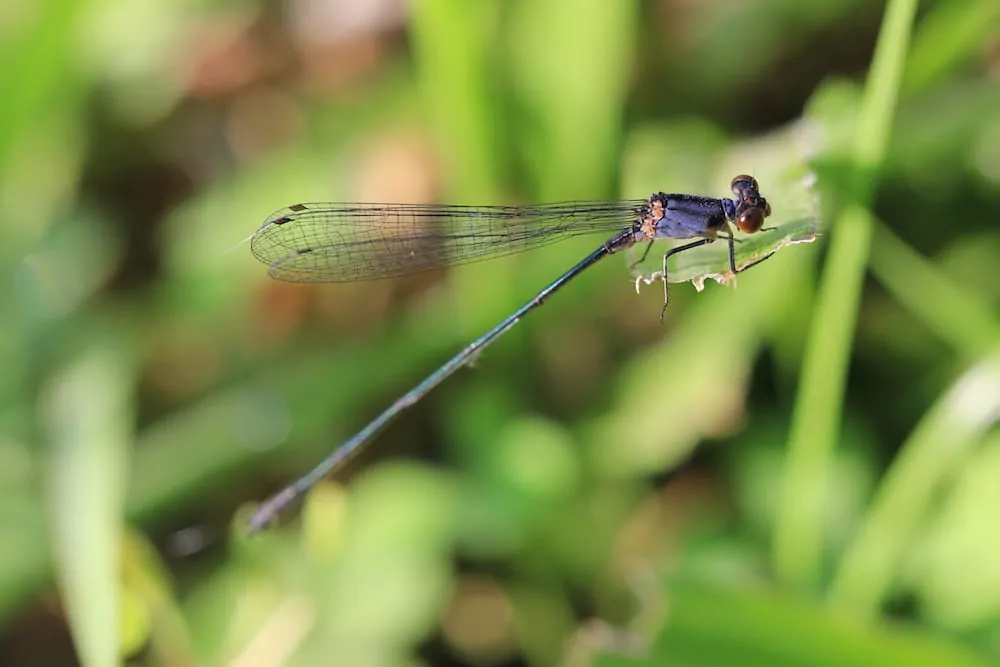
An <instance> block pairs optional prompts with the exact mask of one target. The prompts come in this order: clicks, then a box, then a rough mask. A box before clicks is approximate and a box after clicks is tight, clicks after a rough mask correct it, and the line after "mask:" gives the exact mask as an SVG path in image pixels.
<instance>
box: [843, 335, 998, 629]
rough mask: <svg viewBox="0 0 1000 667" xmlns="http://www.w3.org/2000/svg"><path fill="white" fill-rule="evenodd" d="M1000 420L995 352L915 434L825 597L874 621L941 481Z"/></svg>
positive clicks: (948, 395) (947, 396)
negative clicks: (999, 419)
mask: <svg viewBox="0 0 1000 667" xmlns="http://www.w3.org/2000/svg"><path fill="white" fill-rule="evenodd" d="M998 418H1000V348H996V349H995V350H994V351H993V352H992V353H991V354H990V355H989V356H988V357H986V358H985V359H983V360H982V361H981V362H980V363H978V364H976V365H975V366H973V367H972V368H971V369H969V371H968V372H966V373H965V374H964V375H963V376H962V377H961V378H959V380H958V381H957V382H956V383H955V384H954V385H953V386H952V388H951V390H950V391H948V392H947V393H946V394H945V395H944V396H943V397H942V398H941V400H939V401H938V403H937V405H935V406H934V407H933V408H932V409H931V410H930V411H929V412H928V413H927V415H926V416H925V417H924V419H923V420H922V421H921V422H920V424H919V425H918V426H917V427H916V429H914V431H913V433H912V434H911V435H910V437H909V438H908V439H907V440H906V442H905V443H904V445H903V447H902V449H901V451H900V453H899V455H898V456H897V457H896V460H895V461H894V462H893V465H892V467H891V468H890V469H889V471H888V473H886V476H885V481H884V482H883V483H882V485H881V487H880V489H879V492H878V494H877V496H876V497H875V500H874V502H873V503H872V507H871V509H870V511H869V512H868V516H867V518H866V520H865V523H864V524H863V525H862V527H861V530H860V531H859V532H858V535H857V537H856V538H855V539H854V542H853V543H852V544H851V545H850V546H849V547H848V549H847V552H846V553H845V555H844V557H843V559H842V560H841V563H840V568H839V570H838V571H837V575H836V577H835V578H834V582H833V586H832V589H831V591H830V596H831V599H833V600H834V601H835V602H837V603H841V604H845V605H850V606H851V608H852V609H853V610H854V611H856V612H858V613H860V614H864V615H875V614H877V613H878V612H879V610H880V605H881V603H882V601H883V599H884V597H885V594H886V592H887V591H888V590H889V587H890V586H891V585H892V583H893V582H894V580H895V576H896V574H897V573H898V572H899V570H900V566H901V561H902V559H903V556H905V554H906V547H907V545H908V544H909V543H910V541H911V539H912V537H913V536H914V534H915V532H916V529H917V527H918V526H919V524H920V521H921V520H922V519H923V518H924V516H925V514H926V512H927V511H928V509H929V508H930V506H931V504H932V502H933V500H934V499H935V498H936V497H937V493H938V492H939V491H940V489H941V487H942V485H943V483H944V482H945V481H947V479H948V478H950V477H951V476H952V475H953V474H954V473H955V472H956V470H957V468H958V466H959V465H960V464H961V463H962V462H963V461H964V459H965V456H966V455H967V454H968V453H969V450H970V449H971V448H972V447H973V446H975V445H976V444H977V443H979V441H980V438H981V437H982V436H983V435H984V434H985V432H986V431H987V430H988V429H989V428H991V427H992V426H993V425H994V424H995V423H996V421H997V419H998Z"/></svg>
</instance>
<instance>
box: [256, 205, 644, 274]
mask: <svg viewBox="0 0 1000 667" xmlns="http://www.w3.org/2000/svg"><path fill="white" fill-rule="evenodd" d="M645 203H646V202H645V201H644V200H624V201H591V202H561V203H557V204H543V205H540V206H480V207H476V206H438V205H412V204H332V203H324V204H295V205H294V206H289V207H286V208H283V209H280V210H278V211H276V212H274V213H273V214H271V216H270V217H269V218H268V219H267V220H266V221H265V222H264V224H263V225H261V227H260V229H258V230H257V232H256V233H255V234H254V235H253V237H252V238H251V239H250V248H251V250H252V251H253V254H254V256H256V257H257V259H259V260H260V261H262V262H264V263H265V264H267V265H268V267H269V273H270V274H271V276H272V277H274V278H277V279H279V280H287V281H291V282H351V281H359V280H376V279H380V278H392V277H396V276H404V275H407V274H411V273H416V272H418V271H426V270H428V269H432V268H436V267H440V266H447V265H454V264H464V263H468V262H475V261H479V260H483V259H487V258H491V257H498V256H501V255H510V254H514V253H519V252H524V251H526V250H530V249H532V248H537V247H540V246H543V245H546V244H548V243H552V242H554V241H558V240H561V239H564V238H568V237H570V236H578V235H581V234H596V233H598V232H602V233H605V234H613V233H614V232H618V231H621V230H622V229H625V228H627V227H629V226H631V225H632V223H633V222H634V221H635V220H636V216H637V215H638V214H639V211H640V209H641V208H642V207H643V205H644V204H645Z"/></svg>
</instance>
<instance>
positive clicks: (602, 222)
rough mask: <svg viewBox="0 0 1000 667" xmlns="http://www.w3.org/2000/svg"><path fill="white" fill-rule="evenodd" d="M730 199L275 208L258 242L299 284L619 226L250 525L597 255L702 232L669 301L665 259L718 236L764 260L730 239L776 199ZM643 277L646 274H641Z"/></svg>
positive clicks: (416, 267)
mask: <svg viewBox="0 0 1000 667" xmlns="http://www.w3.org/2000/svg"><path fill="white" fill-rule="evenodd" d="M730 187H731V190H732V193H733V195H735V196H734V197H733V198H729V197H723V198H721V199H716V198H714V197H704V196H699V195H688V194H667V193H663V192H660V193H657V194H654V195H652V196H650V197H649V198H648V199H644V200H612V201H593V202H562V203H557V204H543V205H537V206H436V205H405V204H295V205H294V206H289V207H287V208H284V209H281V210H279V211H276V212H275V213H273V214H272V215H271V216H270V217H269V218H268V219H267V220H266V221H265V222H264V224H263V225H262V226H261V227H260V229H258V230H257V232H256V233H255V234H254V235H253V236H252V237H251V239H250V248H251V250H252V251H253V254H254V255H255V256H256V257H257V258H258V259H259V260H261V261H262V262H264V263H265V264H267V265H268V267H269V269H268V271H269V273H270V274H271V276H272V277H274V278H277V279H279V280H286V281H292V282H351V281H360V280H376V279H381V278H393V277H398V276H404V275H408V274H412V273H415V272H418V271H425V270H429V269H432V268H437V267H440V266H445V265H454V264H463V263H468V262H474V261H478V260H483V259H487V258H492V257H498V256H501V255H509V254H514V253H519V252H523V251H525V250H529V249H532V248H537V247H539V246H542V245H545V244H548V243H552V242H554V241H557V240H561V239H565V238H568V237H571V236H579V235H582V234H593V233H605V234H610V233H614V234H613V236H611V237H610V238H609V239H608V240H607V241H605V242H604V243H602V244H601V245H600V247H598V248H597V249H596V250H594V251H593V252H592V253H590V254H589V255H588V256H587V257H585V258H584V259H582V260H581V261H580V262H579V263H578V264H577V265H576V266H574V267H573V268H571V269H570V270H569V271H567V272H566V273H564V274H563V275H562V276H560V277H559V278H557V279H556V280H555V281H554V282H552V283H551V284H549V285H548V286H547V287H545V289H543V290H542V291H541V292H539V293H538V294H536V295H535V296H534V297H533V298H532V299H531V300H530V301H528V302H527V303H526V304H524V305H523V306H521V307H520V308H518V309H517V310H516V311H514V312H513V313H512V314H511V315H510V316H508V317H507V318H505V319H504V320H503V321H502V322H500V323H499V324H497V325H496V326H495V327H493V328H492V329H490V330H489V331H487V332H486V333H485V334H483V335H482V336H480V337H479V338H477V339H476V340H474V341H473V342H472V343H470V344H469V345H468V346H466V347H465V348H464V349H462V351H460V352H459V353H458V354H456V355H455V356H454V357H452V358H451V359H449V360H448V361H447V362H445V364H444V365H443V366H441V367H440V368H438V369H437V370H436V371H434V372H433V373H431V374H430V375H429V376H427V378H425V379H424V380H423V381H422V382H420V383H419V384H418V385H416V386H415V387H414V388H413V389H411V390H410V391H408V392H406V393H405V394H403V395H402V396H401V397H399V398H398V399H397V400H396V401H395V402H394V403H393V404H392V405H390V406H389V407H388V408H386V409H385V410H384V411H383V412H382V413H381V414H379V415H378V416H377V417H375V419H373V420H372V421H371V422H370V423H369V424H368V425H367V426H365V427H364V428H363V429H361V430H360V431H359V432H358V433H357V434H355V435H354V436H353V437H352V438H350V439H349V440H347V441H346V442H344V443H343V444H342V445H340V446H339V447H338V448H337V449H335V450H334V451H333V452H332V453H330V454H329V455H328V456H327V457H326V458H325V459H323V460H322V461H321V462H320V463H319V464H318V465H317V466H316V467H314V468H313V469H312V470H310V471H309V472H308V473H306V474H305V475H303V476H302V477H300V478H299V479H298V480H296V481H295V482H293V483H292V484H290V485H288V486H286V487H285V488H284V489H282V490H281V491H279V492H278V493H276V494H274V495H272V496H271V497H270V498H268V499H267V500H265V501H264V502H263V503H262V504H261V505H259V506H258V507H257V509H256V510H255V511H254V513H253V514H252V515H251V516H250V519H249V529H250V531H251V532H257V531H259V530H261V529H263V528H265V527H266V526H267V525H268V524H269V523H270V522H271V521H272V520H273V519H274V518H275V517H276V516H277V515H278V514H280V513H281V512H282V510H284V509H285V508H286V507H287V506H288V505H290V504H291V503H292V502H294V501H295V500H296V499H297V498H299V497H300V496H302V495H303V494H304V493H306V492H307V491H308V490H309V489H311V488H312V487H313V486H314V485H315V484H316V483H317V482H319V481H320V480H321V479H322V478H323V477H325V476H326V475H328V474H330V473H331V472H333V471H334V470H335V469H336V468H338V467H339V466H341V465H343V463H344V462H345V461H347V460H348V459H349V458H350V457H351V456H352V455H353V454H355V453H357V451H358V450H359V449H360V448H361V447H362V446H363V445H364V444H366V443H367V442H368V441H370V440H371V439H372V438H373V437H374V436H375V435H376V434H377V433H378V432H379V431H380V430H381V429H382V428H383V427H385V426H386V424H388V423H389V422H390V421H391V420H392V419H393V418H394V417H395V416H396V415H398V414H399V413H400V412H402V411H403V410H405V409H406V408H409V407H411V406H412V405H414V404H415V403H416V402H417V401H419V400H420V399H421V398H423V397H424V396H425V395H426V394H427V393H428V392H430V391H431V390H432V389H433V388H434V387H436V386H437V385H439V384H440V383H441V382H442V381H443V380H444V379H445V378H447V377H449V376H450V375H451V374H452V373H454V372H455V371H457V370H458V369H459V368H461V367H462V366H464V365H466V364H468V363H469V362H470V361H471V360H472V359H473V358H475V357H476V356H477V355H478V354H479V353H480V352H482V351H483V349H484V348H485V347H486V346H488V345H490V344H491V343H492V342H493V341H495V340H496V339H497V338H499V337H500V336H502V335H503V334H504V333H506V332H507V331H508V330H510V328H511V327H513V326H514V325H515V324H517V323H518V321H520V319H521V318H522V317H524V316H525V315H527V314H528V313H529V312H531V311H532V310H534V309H535V308H537V307H539V306H541V305H542V304H543V303H545V301H546V300H547V299H548V298H549V297H550V296H552V295H553V294H554V293H555V292H556V291H557V290H559V289H560V288H561V287H563V286H564V285H565V284H566V283H568V282H569V281H570V280H572V279H573V278H575V277H576V276H577V275H579V274H580V273H582V272H583V271H584V270H585V269H587V268H588V267H590V266H592V265H593V264H595V263H596V262H598V261H599V260H601V259H603V258H605V257H607V256H608V255H612V254H614V253H617V252H619V251H621V250H625V249H626V248H631V247H633V246H635V245H636V244H638V243H641V242H644V241H648V242H649V244H648V245H647V247H646V249H645V252H644V253H643V255H642V258H641V259H640V260H639V262H636V263H635V264H633V268H634V267H635V266H636V265H638V264H639V263H640V262H642V261H643V259H645V257H646V255H647V254H648V253H649V250H650V248H651V247H652V242H653V241H656V240H658V239H696V240H694V241H689V242H688V243H684V244H682V245H679V246H676V247H673V248H670V249H669V250H667V251H666V252H665V253H664V255H663V261H662V264H661V269H660V270H659V271H657V272H656V273H655V274H653V275H652V276H649V277H646V278H645V280H646V282H652V281H654V280H659V281H662V282H663V297H664V298H663V309H662V310H661V311H660V317H661V318H662V317H663V313H665V312H666V308H667V304H668V303H669V301H670V291H669V287H668V281H667V260H668V259H669V258H670V257H671V256H673V255H676V254H677V253H680V252H684V251H686V250H690V249H692V248H697V247H698V246H702V245H705V244H708V243H713V242H715V241H716V240H717V239H719V238H722V239H724V240H725V241H726V243H727V244H728V246H729V270H730V271H732V273H733V274H736V273H740V272H741V271H745V270H746V269H748V268H750V267H751V266H754V265H755V264H759V263H760V262H762V261H764V260H765V259H767V258H768V257H770V254H768V255H765V256H764V257H762V258H760V259H758V260H756V261H754V262H751V263H749V264H747V265H745V266H742V267H737V266H736V254H735V244H736V243H738V242H739V240H738V239H736V238H734V236H733V228H732V226H735V227H736V228H737V229H738V230H739V231H741V232H744V233H747V234H753V233H755V232H759V231H762V230H764V229H765V227H764V219H765V218H767V217H768V216H769V215H771V206H770V204H768V202H767V200H766V199H764V197H763V196H761V194H760V190H759V187H758V185H757V181H756V180H755V179H754V178H753V177H751V176H746V175H740V176H737V177H736V178H734V179H733V181H732V184H731V186H730ZM641 279H643V278H642V277H641V276H640V277H638V278H637V279H636V284H637V285H638V281H639V280H641Z"/></svg>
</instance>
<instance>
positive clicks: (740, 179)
mask: <svg viewBox="0 0 1000 667" xmlns="http://www.w3.org/2000/svg"><path fill="white" fill-rule="evenodd" d="M729 187H730V189H732V191H733V194H734V195H738V194H741V193H742V192H743V191H744V190H747V189H753V190H757V189H758V187H757V179H755V178H754V177H753V176H747V175H746V174H740V175H739V176H737V177H736V178H734V179H733V182H732V184H730V186H729Z"/></svg>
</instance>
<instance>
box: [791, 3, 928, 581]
mask: <svg viewBox="0 0 1000 667" xmlns="http://www.w3.org/2000/svg"><path fill="white" fill-rule="evenodd" d="M916 9H917V3H916V0H894V1H893V2H890V3H889V5H888V8H887V10H886V14H885V17H884V19H883V23H882V29H881V33H880V35H879V41H878V46H877V48H876V51H875V57H874V61H873V63H872V68H871V72H870V73H869V77H868V82H867V85H866V90H865V96H864V99H863V101H862V106H861V113H860V116H859V119H858V129H857V134H856V135H855V143H854V149H853V156H854V160H855V173H854V179H853V181H854V190H855V192H854V198H852V201H866V200H867V199H868V196H869V194H870V192H871V189H872V185H873V178H872V176H873V174H874V173H875V172H876V171H877V169H878V167H879V166H880V165H881V163H882V161H883V159H884V157H885V154H886V151H887V148H888V144H889V136H890V131H891V127H892V119H893V113H894V110H895V106H896V99H897V97H898V93H899V87H900V80H901V78H902V75H903V70H904V66H905V62H906V51H907V48H908V45H909V39H910V31H911V28H912V24H913V20H914V16H915V14H916ZM871 227H872V223H871V219H870V217H869V214H868V212H867V211H866V210H865V209H864V208H863V207H862V206H861V205H859V204H852V205H849V206H848V207H847V208H846V209H845V210H844V211H843V212H842V214H841V216H840V218H839V220H838V221H837V223H836V225H834V229H833V233H832V238H831V242H830V251H829V256H828V259H827V262H826V265H825V267H824V271H823V276H822V280H821V284H820V286H819V293H818V300H817V306H816V310H815V313H814V316H813V322H812V324H811V329H810V333H809V337H808V340H807V343H806V353H805V359H804V367H803V371H802V380H801V384H800V386H799V391H798V394H797V396H796V404H795V411H794V415H793V420H792V427H791V436H790V442H789V451H788V461H787V466H786V472H785V480H784V488H783V490H782V493H783V502H782V511H781V515H780V516H779V519H778V523H777V528H776V534H775V538H774V545H773V554H772V558H773V566H774V569H775V572H776V575H777V576H778V578H779V579H781V580H783V581H785V582H786V583H790V584H795V585H799V586H811V585H814V584H815V583H816V582H817V580H818V579H819V574H820V568H821V559H822V524H821V518H822V507H821V504H822V498H823V497H824V492H823V483H824V479H825V475H826V473H827V470H828V468H829V465H830V459H831V456H832V452H833V449H834V446H835V443H836V440H837V438H838V433H839V423H840V420H841V415H842V412H843V396H844V385H845V379H846V373H847V364H848V358H849V356H850V352H851V346H852V341H853V335H852V334H853V331H854V328H855V322H856V320H857V313H858V307H859V303H860V300H861V285H862V280H863V278H864V271H865V265H866V263H867V259H868V251H869V246H870V243H871V233H872V232H871Z"/></svg>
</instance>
